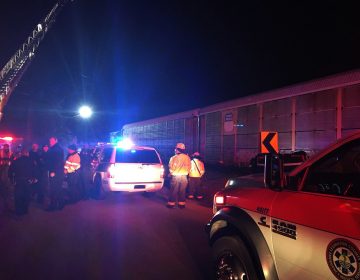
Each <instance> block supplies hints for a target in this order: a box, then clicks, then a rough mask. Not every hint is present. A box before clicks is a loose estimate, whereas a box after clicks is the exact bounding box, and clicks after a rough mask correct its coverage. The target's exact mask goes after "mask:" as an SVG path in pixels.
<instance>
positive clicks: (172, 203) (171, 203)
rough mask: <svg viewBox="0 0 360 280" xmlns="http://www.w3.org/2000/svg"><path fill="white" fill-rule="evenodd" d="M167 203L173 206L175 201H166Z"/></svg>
mask: <svg viewBox="0 0 360 280" xmlns="http://www.w3.org/2000/svg"><path fill="white" fill-rule="evenodd" d="M167 205H170V206H175V202H172V201H168V203H167Z"/></svg>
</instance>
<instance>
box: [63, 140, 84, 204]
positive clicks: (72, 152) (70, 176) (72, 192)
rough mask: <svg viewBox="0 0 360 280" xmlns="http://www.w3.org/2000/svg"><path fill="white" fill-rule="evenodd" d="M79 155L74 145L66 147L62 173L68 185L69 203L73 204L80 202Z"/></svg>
mask: <svg viewBox="0 0 360 280" xmlns="http://www.w3.org/2000/svg"><path fill="white" fill-rule="evenodd" d="M79 169H80V155H79V154H78V152H77V148H76V146H75V145H70V146H69V147H68V155H67V157H66V161H65V165H64V173H65V176H66V181H67V183H68V194H69V202H70V203H75V202H77V201H78V200H80V189H79V172H78V170H79Z"/></svg>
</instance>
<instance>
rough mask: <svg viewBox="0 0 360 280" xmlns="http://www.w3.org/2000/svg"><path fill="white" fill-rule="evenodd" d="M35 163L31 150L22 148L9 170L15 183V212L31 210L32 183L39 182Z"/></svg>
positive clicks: (21, 213) (19, 213) (18, 213)
mask: <svg viewBox="0 0 360 280" xmlns="http://www.w3.org/2000/svg"><path fill="white" fill-rule="evenodd" d="M35 175H36V174H35V164H34V161H33V160H32V159H31V158H30V157H29V152H28V151H27V150H26V149H25V148H22V150H21V151H20V154H19V157H18V158H17V159H15V160H14V161H13V162H12V163H11V165H10V167H9V171H8V176H9V178H10V179H12V180H13V183H14V186H15V187H14V189H15V190H14V200H15V201H14V202H15V214H16V215H25V214H27V213H28V211H29V204H30V196H31V185H32V184H34V183H36V182H37V179H36V178H35Z"/></svg>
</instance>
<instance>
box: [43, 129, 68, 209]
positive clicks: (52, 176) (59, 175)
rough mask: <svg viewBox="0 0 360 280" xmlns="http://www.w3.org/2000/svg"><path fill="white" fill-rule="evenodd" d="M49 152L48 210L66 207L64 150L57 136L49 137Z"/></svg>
mask: <svg viewBox="0 0 360 280" xmlns="http://www.w3.org/2000/svg"><path fill="white" fill-rule="evenodd" d="M49 146H50V148H49V151H48V152H47V168H48V172H49V195H50V205H49V207H48V208H47V209H46V210H47V211H55V210H61V209H62V208H63V207H64V205H65V204H64V197H63V191H62V184H63V181H64V150H63V149H62V148H61V147H60V145H59V143H58V140H57V138H56V137H54V136H52V137H50V138H49Z"/></svg>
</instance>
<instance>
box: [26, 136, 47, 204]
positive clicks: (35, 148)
mask: <svg viewBox="0 0 360 280" xmlns="http://www.w3.org/2000/svg"><path fill="white" fill-rule="evenodd" d="M29 158H30V159H31V160H32V161H33V162H34V165H35V176H36V178H38V179H39V178H40V177H41V171H40V150H39V144H37V143H33V144H32V145H31V150H30V151H29ZM31 187H32V196H33V197H34V198H35V199H36V201H37V202H38V203H40V204H42V203H43V201H44V191H43V189H42V188H41V184H40V180H39V181H37V182H36V183H34V184H32V186H31Z"/></svg>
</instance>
